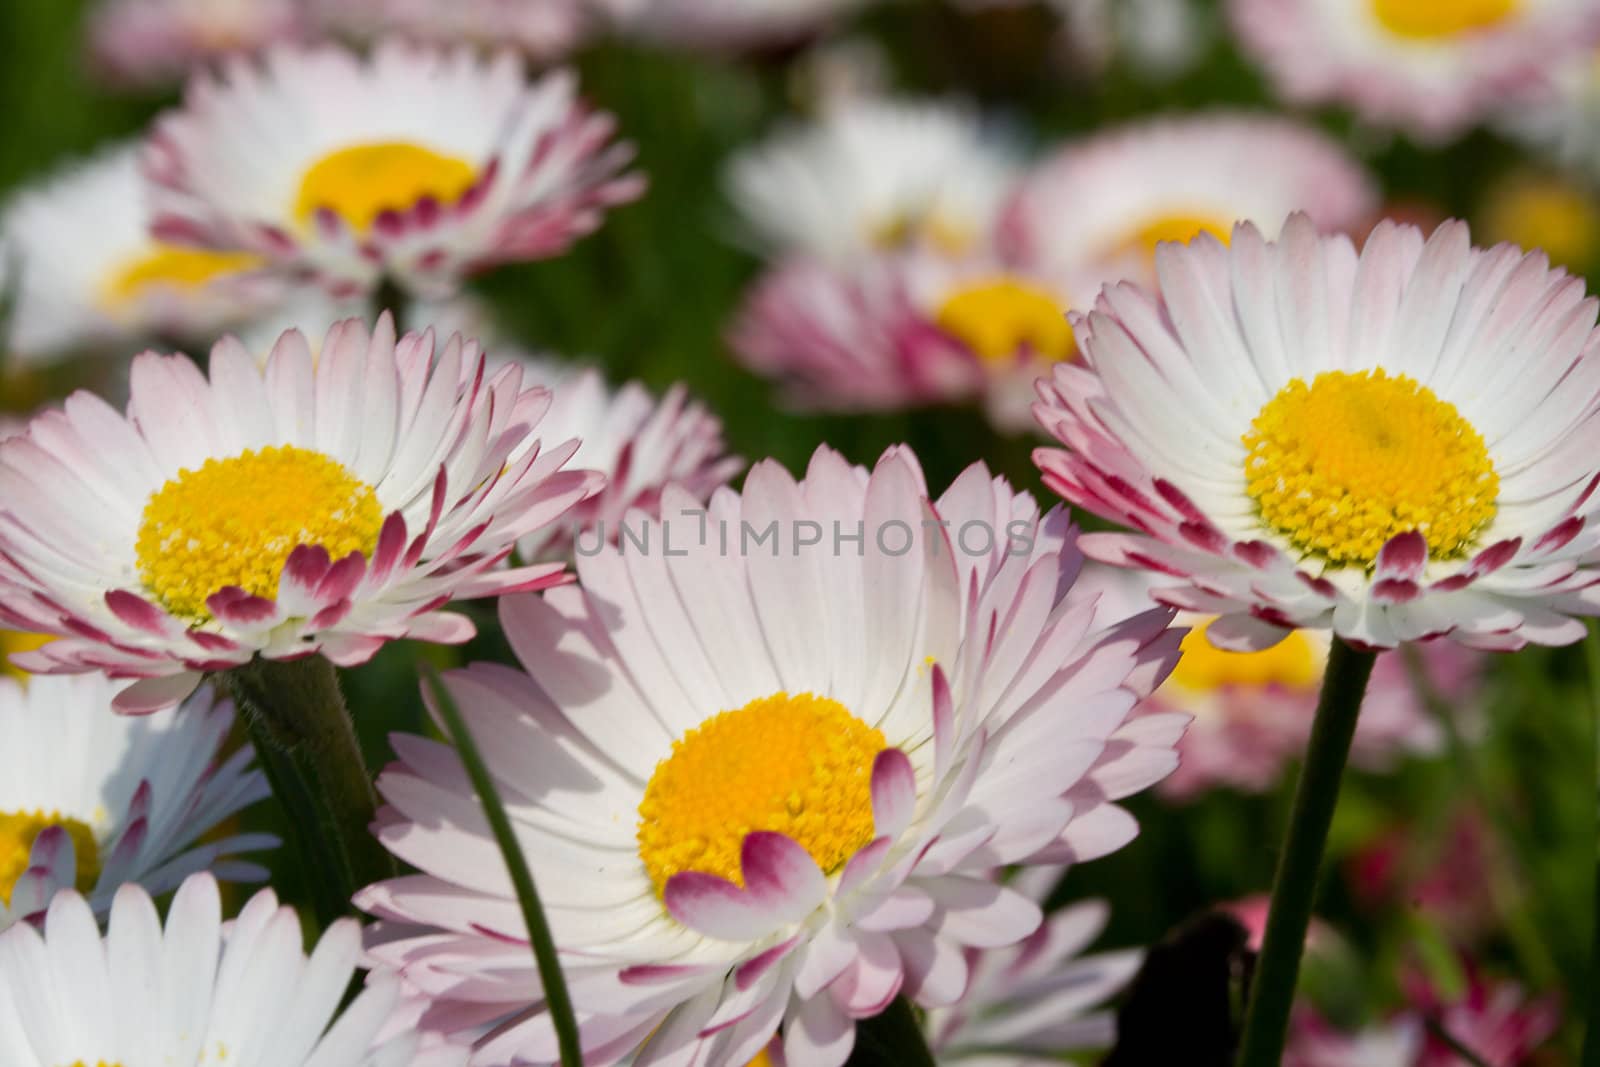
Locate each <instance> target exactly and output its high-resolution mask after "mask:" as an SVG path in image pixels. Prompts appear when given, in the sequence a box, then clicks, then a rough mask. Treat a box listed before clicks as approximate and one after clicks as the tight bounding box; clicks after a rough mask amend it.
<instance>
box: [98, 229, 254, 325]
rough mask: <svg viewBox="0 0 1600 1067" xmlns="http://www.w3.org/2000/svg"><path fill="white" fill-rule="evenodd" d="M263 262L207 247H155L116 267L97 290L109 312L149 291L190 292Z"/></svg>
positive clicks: (241, 254) (242, 253)
mask: <svg viewBox="0 0 1600 1067" xmlns="http://www.w3.org/2000/svg"><path fill="white" fill-rule="evenodd" d="M263 262H265V261H264V260H263V259H262V258H261V257H260V256H257V255H254V254H252V253H250V252H218V251H215V250H214V249H210V248H185V247H183V246H182V245H168V244H157V245H156V246H155V247H154V248H152V249H151V250H150V251H149V252H146V253H145V254H144V255H142V256H140V257H138V258H137V259H133V260H130V261H129V262H127V263H124V264H123V265H122V266H121V267H120V268H118V269H117V270H116V271H115V272H114V273H113V274H112V275H111V276H110V277H109V278H107V279H106V281H105V284H104V285H103V286H102V288H101V299H102V301H103V302H104V303H105V304H106V305H107V306H108V307H111V308H113V309H115V308H119V307H123V306H125V305H127V304H130V303H132V302H133V301H135V300H138V299H139V298H140V297H143V296H144V295H145V294H147V293H149V292H150V291H152V290H158V289H166V290H170V291H173V292H192V291H193V290H196V289H201V288H203V287H205V286H206V285H209V284H210V283H212V282H214V281H216V280H217V279H218V278H222V277H225V276H227V275H229V274H239V273H242V272H244V271H247V270H254V269H256V268H257V267H259V266H261V265H262V263H263Z"/></svg>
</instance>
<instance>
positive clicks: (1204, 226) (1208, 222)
mask: <svg viewBox="0 0 1600 1067" xmlns="http://www.w3.org/2000/svg"><path fill="white" fill-rule="evenodd" d="M1203 233H1209V234H1210V235H1211V236H1213V237H1215V238H1216V239H1217V240H1219V241H1221V242H1222V243H1223V244H1227V243H1228V241H1229V239H1230V238H1231V236H1232V234H1233V224H1232V223H1230V222H1224V221H1222V220H1221V219H1216V218H1207V217H1204V216H1200V215H1163V216H1161V217H1159V218H1155V219H1152V220H1150V221H1149V222H1147V223H1145V224H1144V225H1143V226H1140V227H1139V228H1138V229H1137V230H1135V231H1133V233H1131V234H1130V235H1129V236H1128V239H1127V240H1125V241H1123V242H1122V245H1121V249H1122V250H1123V251H1124V252H1143V253H1144V254H1145V255H1148V256H1154V255H1155V254H1156V245H1158V244H1161V243H1162V242H1164V241H1175V242H1177V243H1178V244H1188V243H1189V242H1190V241H1192V240H1194V239H1195V238H1196V237H1199V236H1200V235H1201V234H1203Z"/></svg>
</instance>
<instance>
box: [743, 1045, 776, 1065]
mask: <svg viewBox="0 0 1600 1067" xmlns="http://www.w3.org/2000/svg"><path fill="white" fill-rule="evenodd" d="M745 1067H772V1055H771V1053H769V1052H768V1051H767V1050H766V1049H762V1050H761V1051H760V1052H758V1053H756V1058H755V1059H753V1060H751V1061H750V1062H749V1063H747V1064H745Z"/></svg>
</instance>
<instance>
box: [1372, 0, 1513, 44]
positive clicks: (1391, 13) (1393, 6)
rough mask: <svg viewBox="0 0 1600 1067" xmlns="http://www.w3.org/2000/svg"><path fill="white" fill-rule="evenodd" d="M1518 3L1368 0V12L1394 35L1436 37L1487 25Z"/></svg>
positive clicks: (1508, 15) (1510, 13) (1501, 0)
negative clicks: (1370, 4)
mask: <svg viewBox="0 0 1600 1067" xmlns="http://www.w3.org/2000/svg"><path fill="white" fill-rule="evenodd" d="M1521 6H1522V4H1521V0H1372V14H1373V15H1374V17H1376V18H1377V20H1378V22H1379V23H1380V24H1381V25H1382V26H1383V28H1384V29H1386V30H1388V31H1389V32H1390V33H1392V34H1394V35H1395V36H1397V37H1409V38H1411V39H1412V40H1417V41H1438V40H1446V39H1449V38H1451V37H1458V36H1461V35H1463V34H1468V33H1473V32H1475V31H1478V30H1487V29H1490V28H1492V27H1494V26H1497V25H1499V24H1500V23H1502V22H1505V21H1506V20H1507V19H1509V18H1511V17H1512V16H1513V15H1515V14H1516V13H1517V9H1518V8H1520V7H1521Z"/></svg>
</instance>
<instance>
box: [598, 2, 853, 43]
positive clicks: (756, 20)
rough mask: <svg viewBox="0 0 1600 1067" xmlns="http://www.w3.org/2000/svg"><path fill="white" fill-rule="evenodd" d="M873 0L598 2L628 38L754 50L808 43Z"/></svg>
mask: <svg viewBox="0 0 1600 1067" xmlns="http://www.w3.org/2000/svg"><path fill="white" fill-rule="evenodd" d="M869 2H870V0H741V2H740V3H737V4H730V3H726V2H725V0H595V3H596V4H597V5H598V6H599V7H600V8H602V9H603V10H605V11H606V12H607V14H608V15H609V16H610V18H611V19H612V20H613V21H614V22H615V23H616V24H617V26H618V28H619V29H620V30H621V31H622V32H623V33H624V34H631V35H634V36H638V37H644V38H649V39H653V40H658V41H666V42H670V43H672V44H676V45H680V46H683V47H686V48H711V49H718V50H750V49H762V48H783V47H786V46H790V45H795V44H801V43H804V42H805V41H806V40H807V39H808V38H811V37H815V36H817V35H818V34H820V33H822V32H823V31H824V30H826V29H827V28H828V27H830V26H832V25H834V24H835V23H838V22H841V21H843V20H844V19H845V18H846V17H847V16H849V15H850V14H851V13H853V12H854V11H856V10H857V9H859V8H862V7H865V6H867V4H868V3H869Z"/></svg>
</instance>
